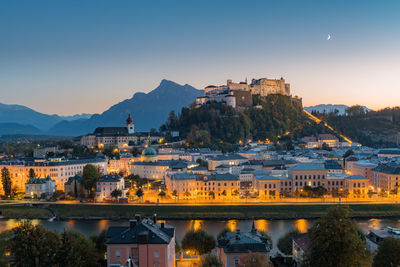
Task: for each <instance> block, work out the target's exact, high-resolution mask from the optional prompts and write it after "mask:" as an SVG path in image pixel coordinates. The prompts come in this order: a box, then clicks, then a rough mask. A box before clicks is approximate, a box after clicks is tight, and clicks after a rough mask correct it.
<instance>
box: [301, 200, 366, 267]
mask: <svg viewBox="0 0 400 267" xmlns="http://www.w3.org/2000/svg"><path fill="white" fill-rule="evenodd" d="M309 235H310V240H311V247H310V254H309V255H308V261H309V264H310V266H326V267H348V266H360V267H361V266H370V264H371V257H370V255H369V254H368V252H367V250H366V242H365V240H363V238H362V237H361V236H360V234H359V228H358V226H357V223H356V222H355V221H354V220H352V219H351V218H350V210H349V208H344V207H341V206H336V207H332V208H330V209H329V210H328V213H327V215H326V216H324V217H322V218H321V219H319V220H318V221H317V222H316V223H315V224H314V225H313V226H312V227H311V229H310V231H309Z"/></svg>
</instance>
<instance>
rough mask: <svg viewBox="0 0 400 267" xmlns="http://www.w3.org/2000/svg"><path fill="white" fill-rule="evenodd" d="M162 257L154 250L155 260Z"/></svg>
mask: <svg viewBox="0 0 400 267" xmlns="http://www.w3.org/2000/svg"><path fill="white" fill-rule="evenodd" d="M158 257H160V252H159V251H158V250H154V258H158Z"/></svg>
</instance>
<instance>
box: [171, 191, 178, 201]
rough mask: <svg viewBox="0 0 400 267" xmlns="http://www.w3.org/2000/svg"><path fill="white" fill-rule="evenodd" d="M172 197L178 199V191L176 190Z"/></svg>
mask: <svg viewBox="0 0 400 267" xmlns="http://www.w3.org/2000/svg"><path fill="white" fill-rule="evenodd" d="M172 196H173V197H174V198H175V199H176V198H177V197H178V191H176V190H174V191H173V192H172Z"/></svg>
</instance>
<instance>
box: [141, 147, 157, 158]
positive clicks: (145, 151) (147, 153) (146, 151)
mask: <svg viewBox="0 0 400 267" xmlns="http://www.w3.org/2000/svg"><path fill="white" fill-rule="evenodd" d="M142 156H157V151H156V150H155V149H154V148H152V147H151V146H149V147H146V148H145V149H143V151H142Z"/></svg>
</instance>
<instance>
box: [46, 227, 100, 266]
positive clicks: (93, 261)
mask: <svg viewBox="0 0 400 267" xmlns="http://www.w3.org/2000/svg"><path fill="white" fill-rule="evenodd" d="M61 240H62V245H61V247H60V249H59V252H58V261H57V262H58V264H59V266H65V267H74V266H88V267H89V266H93V267H94V266H99V260H100V258H99V254H98V253H97V251H96V247H95V245H94V243H93V242H92V241H91V240H89V239H88V238H86V237H85V236H84V235H82V234H81V233H79V232H74V231H65V232H64V233H62V235H61ZM53 263H54V262H53Z"/></svg>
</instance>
